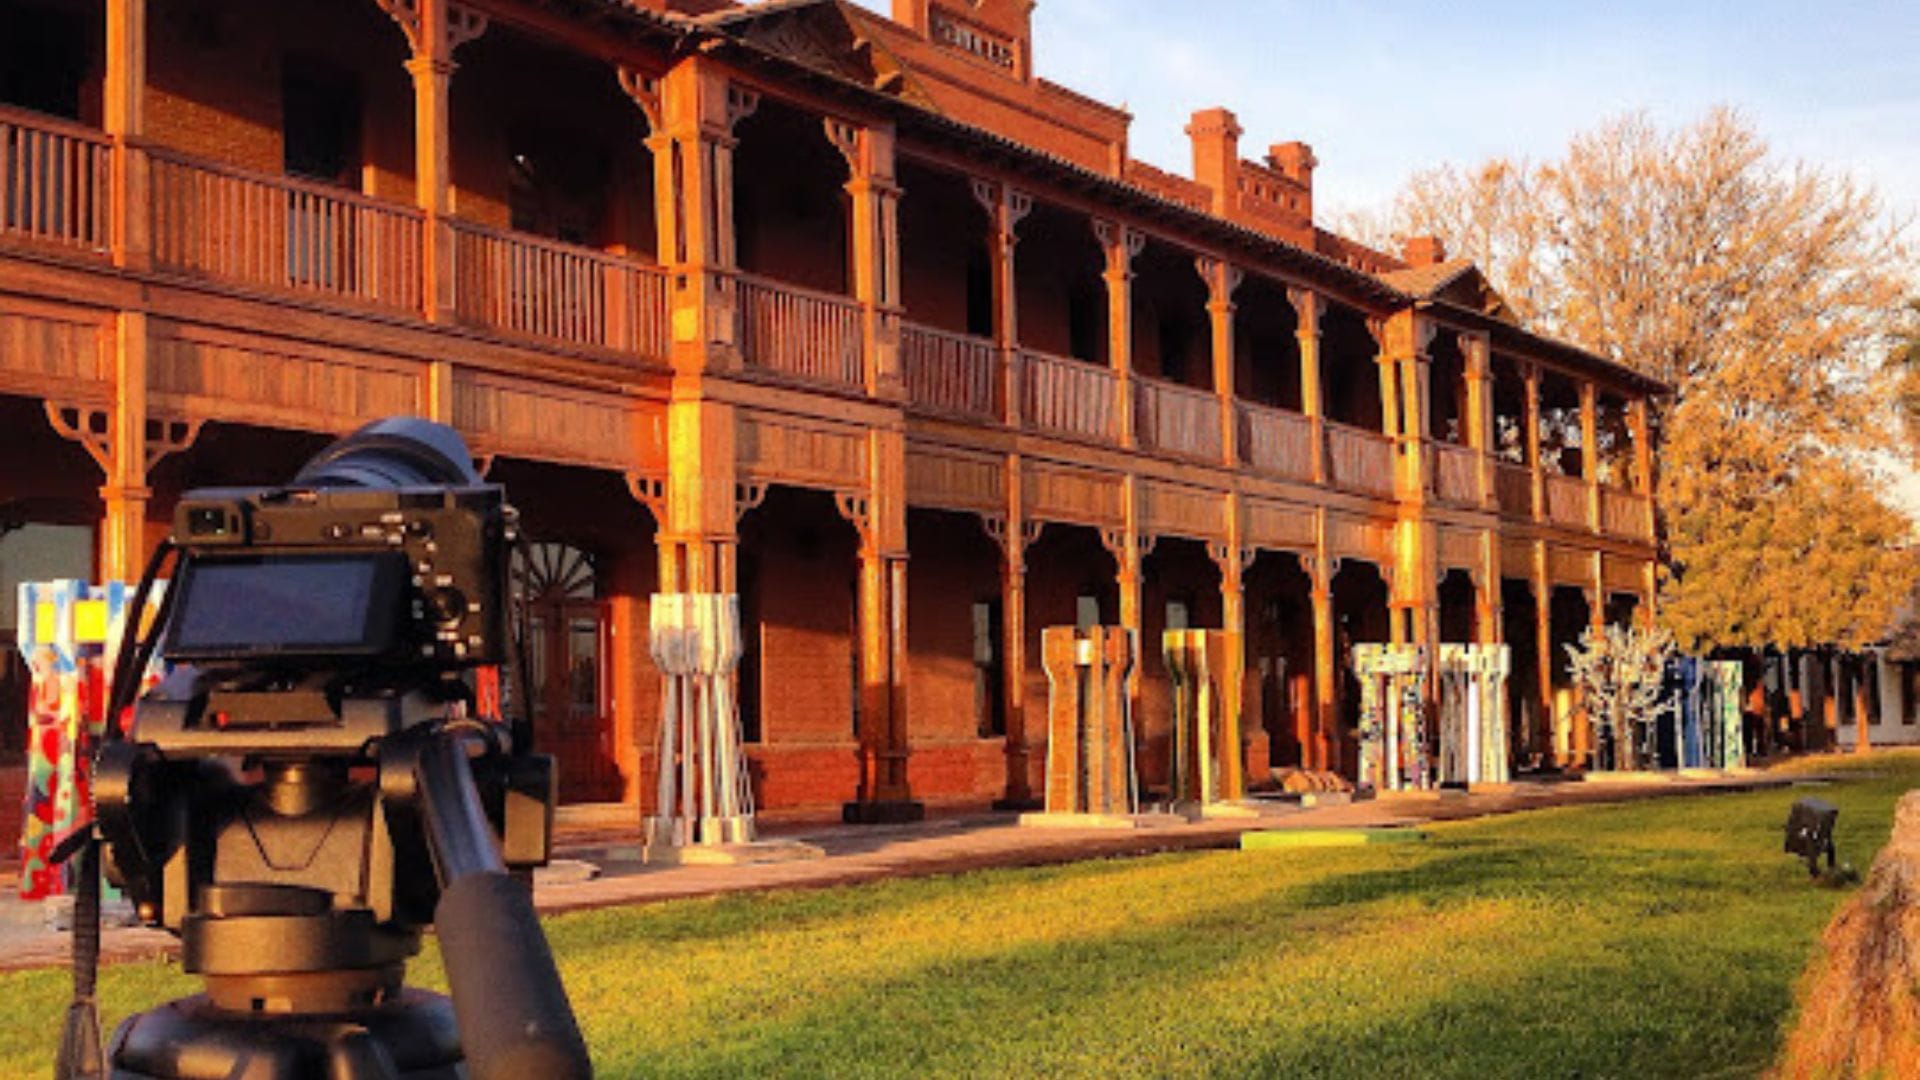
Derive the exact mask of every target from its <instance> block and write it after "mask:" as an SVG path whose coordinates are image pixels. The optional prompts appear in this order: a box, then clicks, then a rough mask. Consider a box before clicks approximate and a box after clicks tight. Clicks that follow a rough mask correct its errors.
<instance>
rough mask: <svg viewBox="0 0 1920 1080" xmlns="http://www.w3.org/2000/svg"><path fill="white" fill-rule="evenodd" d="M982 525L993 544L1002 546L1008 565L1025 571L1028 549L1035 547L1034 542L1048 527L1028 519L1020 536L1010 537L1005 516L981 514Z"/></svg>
mask: <svg viewBox="0 0 1920 1080" xmlns="http://www.w3.org/2000/svg"><path fill="white" fill-rule="evenodd" d="M980 524H981V526H982V527H983V528H985V529H986V530H987V535H988V536H989V537H991V538H992V540H993V542H994V543H995V544H998V545H999V546H1000V554H1001V555H1002V557H1004V558H1005V559H1006V561H1007V565H1008V566H1012V567H1016V568H1019V569H1025V567H1026V562H1027V549H1028V548H1030V547H1032V546H1033V544H1034V541H1036V540H1038V539H1040V530H1042V529H1044V528H1046V526H1047V523H1046V522H1044V521H1034V520H1032V519H1028V520H1026V521H1023V522H1021V523H1020V531H1019V533H1018V535H1013V536H1010V535H1008V532H1007V519H1006V518H1005V517H1004V516H1003V515H1000V514H981V515H980Z"/></svg>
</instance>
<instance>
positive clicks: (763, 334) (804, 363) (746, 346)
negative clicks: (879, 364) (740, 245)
mask: <svg viewBox="0 0 1920 1080" xmlns="http://www.w3.org/2000/svg"><path fill="white" fill-rule="evenodd" d="M738 280H739V283H740V352H741V355H742V357H744V358H745V360H746V362H747V364H748V365H749V366H751V367H757V368H764V369H766V370H768V371H777V372H779V373H781V374H782V375H797V376H799V377H800V378H803V379H809V380H812V381H814V382H823V383H838V384H840V385H843V386H860V385H862V383H863V382H864V381H865V380H864V378H863V377H862V373H861V359H860V357H861V351H862V348H863V343H864V341H865V339H866V334H865V332H864V330H863V326H864V320H865V312H864V311H863V310H862V309H861V307H860V304H859V302H858V301H855V300H852V299H849V298H847V297H845V296H835V295H833V294H831V293H822V292H814V291H813V290H811V289H802V288H800V287H798V286H795V285H788V284H784V283H782V282H777V281H769V280H767V279H766V278H759V277H754V276H752V275H750V274H741V275H739V278H738Z"/></svg>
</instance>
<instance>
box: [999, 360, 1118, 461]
mask: <svg viewBox="0 0 1920 1080" xmlns="http://www.w3.org/2000/svg"><path fill="white" fill-rule="evenodd" d="M1020 390H1021V402H1020V406H1021V415H1022V416H1024V417H1025V418H1026V421H1027V423H1028V425H1030V426H1032V427H1036V428H1044V429H1047V430H1050V431H1058V432H1062V433H1065V434H1068V435H1083V436H1086V437H1088V438H1095V439H1112V438H1116V437H1118V435H1119V426H1118V425H1117V424H1116V423H1115V419H1116V417H1115V413H1114V390H1115V378H1114V373H1113V370H1112V369H1111V368H1105V367H1101V366H1100V365H1098V364H1091V363H1087V362H1085V361H1082V360H1069V359H1067V358H1065V357H1061V356H1049V355H1048V354H1046V353H1042V352H1034V351H1032V350H1027V349H1023V350H1021V352H1020Z"/></svg>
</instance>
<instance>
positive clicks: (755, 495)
mask: <svg viewBox="0 0 1920 1080" xmlns="http://www.w3.org/2000/svg"><path fill="white" fill-rule="evenodd" d="M766 501H767V485H766V484H765V483H762V482H759V481H754V480H742V481H740V482H739V483H736V484H734V485H733V521H734V524H736V525H738V524H739V523H740V519H741V518H743V517H745V516H746V515H747V511H749V510H752V509H753V508H754V507H757V506H759V505H760V504H761V503H763V502H766Z"/></svg>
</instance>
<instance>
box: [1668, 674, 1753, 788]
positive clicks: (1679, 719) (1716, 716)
mask: <svg viewBox="0 0 1920 1080" xmlns="http://www.w3.org/2000/svg"><path fill="white" fill-rule="evenodd" d="M1744 675H1745V672H1744V670H1743V669H1742V667H1741V665H1740V662H1739V661H1738V660H1696V659H1694V658H1693V657H1690V656H1682V657H1678V658H1676V659H1674V660H1673V661H1672V662H1671V663H1670V664H1669V665H1668V668H1667V680H1666V689H1667V693H1668V694H1669V696H1670V697H1671V698H1672V699H1673V701H1674V704H1675V706H1676V707H1675V708H1674V709H1673V724H1674V728H1675V733H1674V748H1675V753H1674V758H1675V760H1676V761H1677V763H1678V765H1679V767H1680V768H1683V769H1737V768H1740V767H1742V766H1744V765H1745V764H1746V763H1747V753H1746V718H1745V714H1744V712H1743V710H1742V708H1741V704H1740V692H1741V690H1742V688H1743V685H1744V681H1745V680H1744Z"/></svg>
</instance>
